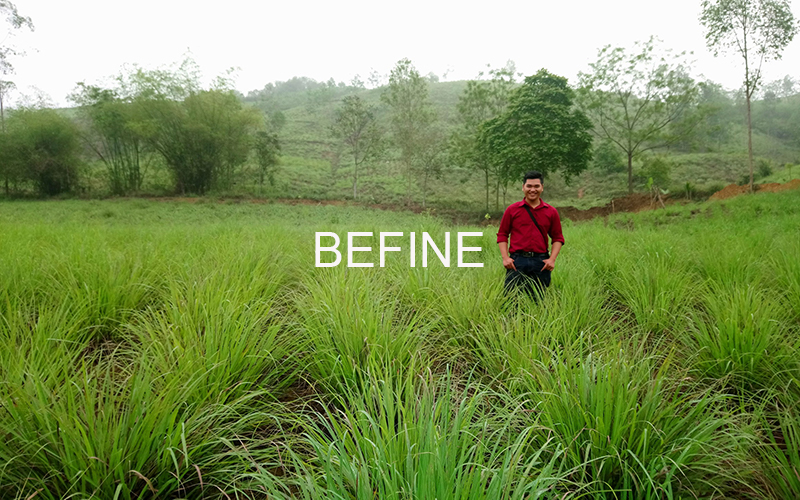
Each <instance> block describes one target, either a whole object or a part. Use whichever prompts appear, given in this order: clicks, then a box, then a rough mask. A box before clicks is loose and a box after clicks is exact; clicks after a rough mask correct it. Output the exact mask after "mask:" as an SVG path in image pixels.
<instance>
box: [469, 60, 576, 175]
mask: <svg viewBox="0 0 800 500" xmlns="http://www.w3.org/2000/svg"><path fill="white" fill-rule="evenodd" d="M573 95H574V92H573V90H572V89H571V88H570V87H569V86H568V85H567V79H566V78H563V77H560V76H557V75H553V74H552V73H549V72H548V71H547V70H544V69H543V70H539V72H538V73H536V74H535V75H533V76H529V77H527V78H525V81H524V82H523V84H522V85H521V86H519V87H518V88H516V89H514V90H513V91H512V92H511V95H510V96H509V102H508V107H507V109H506V111H505V112H504V113H502V114H501V115H499V116H497V117H496V118H493V119H491V120H489V121H487V122H484V124H483V125H482V130H481V135H480V137H479V144H480V146H479V147H480V148H481V149H482V150H483V151H484V153H483V154H484V155H485V156H486V157H488V158H489V159H490V161H491V162H492V163H494V164H495V165H497V166H498V167H499V169H500V171H501V172H502V178H503V182H504V183H505V184H508V183H513V182H514V181H517V180H519V179H521V178H522V176H523V175H524V173H525V172H526V171H529V170H537V171H539V172H541V173H542V174H544V175H548V174H550V173H554V172H559V173H561V175H562V176H563V177H564V178H565V179H566V181H567V182H569V179H570V177H572V176H574V175H577V174H579V173H581V172H582V171H584V170H585V169H586V167H587V166H588V163H589V161H590V160H591V157H592V153H591V147H592V139H591V136H590V134H589V130H590V129H591V128H592V124H591V122H590V121H589V119H588V118H587V117H586V115H585V114H583V112H581V111H580V110H577V109H573V105H572V100H573Z"/></svg>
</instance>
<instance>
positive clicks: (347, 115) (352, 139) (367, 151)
mask: <svg viewBox="0 0 800 500" xmlns="http://www.w3.org/2000/svg"><path fill="white" fill-rule="evenodd" d="M330 131H331V135H332V136H333V137H335V138H337V139H339V140H341V141H342V142H343V143H344V145H345V147H346V148H347V150H348V152H349V153H350V156H351V157H352V158H353V199H354V200H355V199H357V198H358V175H359V170H358V167H359V166H361V165H362V164H364V163H365V162H368V161H370V160H371V159H374V158H376V157H377V156H378V155H379V154H380V152H381V132H380V129H379V128H378V124H377V122H376V121H375V108H374V107H373V106H368V105H366V104H365V103H364V101H362V100H361V98H360V97H358V96H356V95H351V96H347V97H345V98H344V99H343V100H342V105H341V106H340V107H339V108H338V109H336V111H334V114H333V124H332V125H331V128H330Z"/></svg>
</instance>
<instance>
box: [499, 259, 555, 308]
mask: <svg viewBox="0 0 800 500" xmlns="http://www.w3.org/2000/svg"><path fill="white" fill-rule="evenodd" d="M511 257H512V258H513V259H514V266H515V267H516V268H517V270H516V271H514V270H512V269H506V282H505V291H506V293H509V292H512V291H516V290H519V291H524V292H525V293H527V294H528V295H531V296H532V297H534V298H537V297H539V296H540V295H541V294H542V293H543V292H544V290H545V288H547V287H548V286H550V271H542V268H543V267H544V259H543V258H539V257H523V256H520V255H511Z"/></svg>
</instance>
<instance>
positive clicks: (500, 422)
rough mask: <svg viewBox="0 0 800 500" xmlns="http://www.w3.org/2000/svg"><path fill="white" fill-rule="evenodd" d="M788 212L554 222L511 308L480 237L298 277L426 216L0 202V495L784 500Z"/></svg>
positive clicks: (793, 276)
mask: <svg viewBox="0 0 800 500" xmlns="http://www.w3.org/2000/svg"><path fill="white" fill-rule="evenodd" d="M797 197H798V193H791V192H787V193H779V194H774V195H760V194H757V195H754V196H752V197H745V198H742V199H741V200H740V201H739V200H737V202H736V203H731V202H727V203H724V204H720V203H717V204H708V205H707V206H704V207H691V206H690V207H686V208H679V207H678V208H672V207H670V209H669V211H668V212H667V211H658V212H654V213H651V214H639V215H635V216H631V215H617V216H611V217H609V218H608V219H606V220H603V219H600V220H595V221H592V222H588V223H584V224H571V223H566V222H565V231H566V236H567V245H566V246H565V247H564V249H563V250H562V253H561V255H560V257H559V259H558V262H557V266H556V271H555V272H554V273H553V284H552V286H551V287H550V289H549V290H548V291H547V293H545V295H544V297H542V298H541V299H540V300H538V301H535V300H533V299H532V298H530V297H527V296H514V295H512V296H509V295H506V294H505V293H504V292H503V287H502V283H503V278H504V269H502V266H501V264H500V259H499V254H498V252H497V249H496V246H495V245H496V244H495V243H494V237H493V229H491V228H482V230H483V231H484V239H483V241H482V243H481V245H482V246H483V251H482V252H479V253H475V254H473V255H470V256H469V257H470V260H471V261H483V262H484V263H485V267H483V268H468V269H464V268H461V269H459V268H456V267H450V268H445V267H443V266H442V265H441V264H439V263H438V261H434V262H433V263H431V264H429V267H427V268H423V267H421V265H420V262H419V258H420V252H419V247H418V249H417V250H418V251H417V260H418V262H417V267H414V268H410V267H409V265H408V264H409V263H408V254H407V251H406V250H407V249H404V252H402V253H401V254H392V255H390V257H389V260H388V262H387V266H386V267H385V268H380V267H375V268H372V269H363V268H351V269H348V268H346V267H343V266H341V267H338V268H319V269H318V268H315V267H314V266H313V262H314V249H313V242H314V231H338V232H339V234H340V235H344V234H345V233H346V232H347V231H357V230H366V231H373V232H378V231H381V230H384V231H404V232H406V233H407V232H410V231H415V232H417V234H418V235H419V234H420V233H421V232H422V231H428V232H431V234H432V235H434V237H435V238H436V240H437V241H441V239H442V237H443V233H444V231H448V230H449V231H451V232H452V233H455V232H457V231H458V230H481V229H478V228H457V227H451V226H449V225H448V224H447V221H443V220H440V219H436V218H435V217H431V216H429V215H428V216H414V215H412V214H407V213H397V214H395V213H390V212H372V211H368V210H365V209H361V208H347V207H306V206H295V207H287V206H281V205H277V204H276V205H269V204H267V205H248V204H220V203H216V202H213V203H203V204H187V203H165V202H150V201H144V200H135V201H124V200H110V201H107V202H77V201H67V202H53V203H40V202H24V203H22V202H15V203H5V204H2V205H0V437H2V438H3V439H0V497H2V498H48V499H56V498H109V499H115V498H117V499H134V498H136V499H140V498H141V499H144V498H308V499H311V498H313V499H316V498H419V499H428V498H486V499H489V498H491V499H500V498H597V499H601V498H603V499H605V498H630V499H639V498H725V497H739V498H741V497H753V498H764V497H770V498H775V499H778V498H794V497H796V496H798V484H797V478H798V475H797V474H798V472H797V471H798V466H799V465H800V464H798V456H797V450H798V446H800V443H798V440H797V436H798V423H797V421H798V419H797V404H798V401H800V384H798V380H800V378H798V374H799V373H800V372H799V371H798V369H799V368H800V363H798V361H797V360H798V359H800V352H799V348H800V346H799V345H798V341H797V338H798V337H797V335H798V331H799V330H798V329H799V328H800V323H798V319H800V305H798V302H797V297H798V296H800V288H798V286H800V279H798V276H800V273H799V271H800V268H798V264H797V263H798V262H800V240H798V239H797V237H796V232H797V222H796V212H797V210H796V208H794V207H795V206H796V204H797V201H798V198H797ZM343 241H346V239H345V238H343ZM374 241H377V239H376V240H374ZM418 243H419V241H418ZM376 256H377V251H374V252H373V253H372V254H371V257H372V260H373V261H375V262H377V257H376ZM364 258H365V259H367V258H370V257H366V254H365V255H364ZM452 258H453V262H455V256H453V257H452Z"/></svg>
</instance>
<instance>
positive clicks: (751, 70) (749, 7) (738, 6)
mask: <svg viewBox="0 0 800 500" xmlns="http://www.w3.org/2000/svg"><path fill="white" fill-rule="evenodd" d="M701 5H702V11H701V13H700V24H702V25H703V28H705V31H706V33H705V36H706V45H707V46H708V48H709V49H711V51H712V52H713V53H714V55H715V56H717V55H719V53H720V52H723V51H727V50H730V49H733V50H735V51H736V52H738V53H739V55H741V56H742V59H744V91H745V99H746V101H747V154H748V162H749V165H750V191H751V192H752V191H753V125H752V117H751V111H750V100H751V98H752V97H753V93H754V92H755V91H756V88H757V87H758V84H759V82H760V80H761V65H762V63H763V62H764V61H769V60H770V59H780V57H781V52H782V51H783V49H784V48H786V46H787V45H788V44H789V42H791V41H792V39H793V38H794V36H795V35H796V34H797V31H798V23H797V21H795V19H794V16H793V15H792V10H791V7H790V6H789V1H788V0H703V2H702V4H701Z"/></svg>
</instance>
